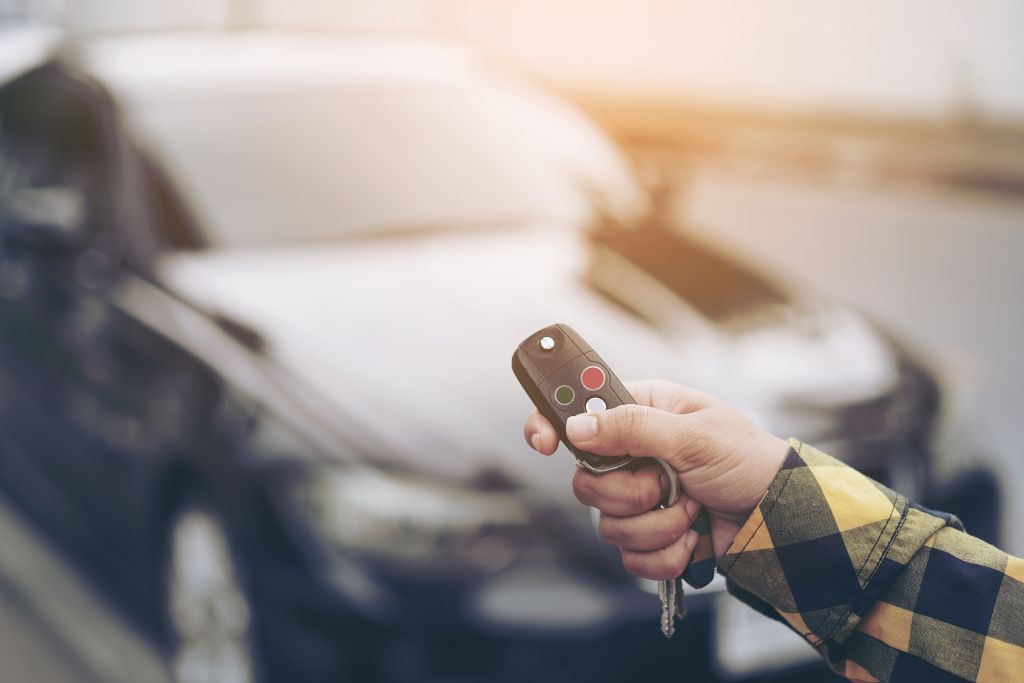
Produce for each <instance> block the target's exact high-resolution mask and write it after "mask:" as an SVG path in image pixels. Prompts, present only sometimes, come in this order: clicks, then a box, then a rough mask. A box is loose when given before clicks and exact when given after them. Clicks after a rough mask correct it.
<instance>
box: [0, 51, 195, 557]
mask: <svg viewBox="0 0 1024 683" xmlns="http://www.w3.org/2000/svg"><path fill="white" fill-rule="evenodd" d="M12 90H13V92H12ZM0 112H2V114H3V120H4V131H3V135H2V136H0V159H2V164H3V166H2V167H0V192H2V193H3V196H2V202H0V205H2V206H3V210H2V220H0V382H2V389H0V391H2V393H3V396H4V400H3V402H2V405H0V432H2V434H3V437H2V441H0V448H2V451H3V457H2V461H3V464H0V468H2V469H0V484H2V485H3V486H4V487H5V488H6V489H7V491H8V492H9V493H10V494H12V495H14V496H15V497H16V498H17V499H18V501H19V503H21V505H22V506H23V507H24V508H25V509H27V510H28V511H29V512H30V513H31V514H32V515H33V516H34V517H36V518H37V519H38V520H39V521H41V522H42V523H43V524H44V525H45V526H46V527H47V529H48V530H49V531H51V532H52V533H53V534H54V535H56V536H57V537H59V538H60V540H62V541H64V542H66V543H68V544H70V545H71V546H73V548H74V549H75V550H78V551H81V555H80V556H81V557H82V558H83V559H85V560H86V561H87V562H89V563H93V564H97V565H100V566H102V567H104V568H109V569H111V570H114V569H117V570H121V571H118V572H117V573H118V574H121V573H122V572H124V573H125V575H126V576H131V574H132V572H131V571H130V569H128V568H129V567H130V565H131V564H132V563H133V562H135V561H136V559H137V558H138V557H139V555H140V553H139V552H138V551H140V550H150V549H149V548H145V549H142V548H140V547H139V545H140V544H141V543H142V542H144V539H145V533H144V529H143V528H142V525H143V524H144V521H145V520H148V519H149V514H148V513H149V510H148V509H147V505H148V503H149V501H147V496H148V495H149V494H150V493H151V487H152V485H153V484H152V482H153V479H154V478H155V477H156V476H157V474H156V470H158V469H159V468H160V466H161V462H162V461H163V460H164V459H166V458H169V457H173V455H174V454H175V453H177V452H179V451H180V450H181V449H182V448H183V444H185V443H186V442H187V441H188V439H189V438H190V435H191V434H192V433H193V432H194V430H195V429H196V428H197V415H199V414H201V412H202V411H203V410H204V405H203V403H204V398H205V397H207V396H208V395H209V391H208V387H207V386H205V385H204V383H203V379H202V375H201V373H200V372H199V371H198V369H197V368H195V367H194V366H193V365H192V364H191V361H190V359H189V358H188V357H187V356H186V355H184V354H182V353H181V352H180V350H179V349H177V347H175V346H174V345H173V344H171V343H169V342H168V340H167V339H166V338H165V337H164V336H163V335H162V334H160V333H159V332H157V331H156V330H154V329H153V328H152V327H151V326H150V325H146V324H144V323H142V322H141V321H139V320H138V319H137V318H136V317H135V316H134V315H132V314H131V313H130V312H128V311H126V310H125V308H124V306H123V305H122V303H123V300H124V298H125V296H126V293H125V290H126V288H127V289H131V287H133V286H139V285H138V283H139V282H141V281H142V278H141V277H140V275H138V274H137V273H136V272H134V271H133V269H132V267H131V262H130V255H129V253H127V251H128V250H127V245H128V243H129V240H127V239H126V236H125V232H126V231H127V230H128V229H129V227H130V225H129V224H130V221H131V219H132V217H133V214H132V211H131V209H130V205H131V204H132V203H133V198H132V197H131V196H127V195H128V193H129V190H130V185H129V184H128V183H125V182H123V180H124V178H125V174H124V173H123V169H122V168H121V167H120V166H121V165H122V164H124V163H126V158H127V157H126V151H125V150H126V146H125V145H123V144H122V139H121V138H120V137H119V133H118V131H117V128H116V115H115V114H116V112H115V111H114V109H113V106H112V104H111V103H110V100H109V98H107V97H106V96H105V95H104V94H103V93H102V91H100V90H98V89H97V88H96V87H95V86H93V85H92V84H91V83H89V82H88V81H85V80H82V79H80V78H78V77H77V76H76V75H74V74H73V73H69V72H67V71H65V70H64V69H62V68H60V67H58V66H55V65H51V66H49V67H46V68H44V69H41V70H38V71H37V72H34V73H31V74H28V75H26V76H24V77H22V79H21V82H19V83H16V84H12V86H10V87H8V88H6V89H5V91H4V92H3V94H2V97H0ZM150 313H151V314H152V315H160V311H159V310H154V311H151V312H150Z"/></svg>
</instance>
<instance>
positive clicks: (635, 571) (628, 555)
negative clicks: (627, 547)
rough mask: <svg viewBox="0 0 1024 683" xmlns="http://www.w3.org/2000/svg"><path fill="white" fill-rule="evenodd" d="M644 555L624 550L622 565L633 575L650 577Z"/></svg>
mask: <svg viewBox="0 0 1024 683" xmlns="http://www.w3.org/2000/svg"><path fill="white" fill-rule="evenodd" d="M644 564H645V563H644V561H643V556H641V555H639V554H637V553H634V552H629V551H623V552H622V567H623V569H625V570H626V571H627V572H629V573H630V574H632V575H633V576H639V577H641V578H650V577H648V576H647V575H646V574H647V572H646V571H645V567H644Z"/></svg>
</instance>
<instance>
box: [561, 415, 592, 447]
mask: <svg viewBox="0 0 1024 683" xmlns="http://www.w3.org/2000/svg"><path fill="white" fill-rule="evenodd" d="M565 433H566V435H567V436H568V437H569V438H570V439H572V440H573V441H586V440H587V439H593V438H594V437H595V436H597V418H596V417H594V416H593V415H573V416H572V417H570V418H569V419H568V420H566V421H565Z"/></svg>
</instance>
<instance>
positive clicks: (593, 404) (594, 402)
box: [586, 396, 608, 413]
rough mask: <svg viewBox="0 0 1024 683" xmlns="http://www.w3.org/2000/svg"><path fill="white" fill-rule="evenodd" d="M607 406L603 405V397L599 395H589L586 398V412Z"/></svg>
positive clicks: (596, 410) (595, 411) (600, 409)
mask: <svg viewBox="0 0 1024 683" xmlns="http://www.w3.org/2000/svg"><path fill="white" fill-rule="evenodd" d="M607 407H608V406H607V405H605V402H604V399H602V398H601V397H600V396H591V397H590V398H588V399H587V405H586V408H587V412H588V413H598V412H601V411H602V410H604V409H605V408H607Z"/></svg>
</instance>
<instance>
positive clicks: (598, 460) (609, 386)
mask: <svg viewBox="0 0 1024 683" xmlns="http://www.w3.org/2000/svg"><path fill="white" fill-rule="evenodd" d="M512 368H513V370H514V371H515V373H516V377H517V378H519V382H520V384H522V385H523V388H525V389H526V391H527V393H528V394H529V395H530V398H531V399H532V400H533V402H534V405H536V406H537V408H538V410H540V411H541V413H542V414H543V415H544V417H546V418H548V420H549V421H550V422H551V424H552V425H554V426H555V429H557V430H558V433H559V437H560V438H561V439H562V442H563V443H565V444H566V445H567V446H568V447H569V449H570V450H571V451H572V452H573V454H574V455H575V456H576V459H577V461H578V462H580V464H581V465H583V466H585V467H587V469H590V470H592V471H607V470H610V469H616V468H618V467H621V466H623V465H625V464H626V463H628V462H629V461H630V460H631V458H630V457H629V456H628V455H624V456H619V457H617V458H616V457H612V458H609V457H603V456H597V455H594V454H592V453H587V452H585V451H581V450H579V449H577V448H575V447H574V446H573V445H572V444H570V443H569V441H568V439H566V437H565V421H566V420H568V419H569V418H570V417H571V416H573V415H578V414H580V413H585V412H596V411H599V410H606V409H608V408H614V407H615V406H619V405H622V404H624V403H635V401H633V397H632V396H630V395H629V392H628V391H626V388H625V387H624V386H622V383H621V382H619V380H618V379H617V378H616V377H615V375H613V374H612V373H611V371H609V370H608V366H607V365H606V364H605V362H604V361H603V360H602V359H601V357H600V356H598V355H597V353H595V352H594V350H593V349H592V348H590V346H589V345H588V344H587V343H586V342H585V341H583V339H582V338H581V337H580V336H579V335H578V334H576V332H575V331H574V330H573V329H572V328H570V327H568V326H567V325H551V326H549V327H545V328H544V329H543V330H540V331H539V332H537V333H535V334H533V335H531V336H530V337H528V338H527V339H526V340H525V341H523V343H522V344H520V345H519V347H518V348H517V349H516V353H515V355H514V356H513V357H512Z"/></svg>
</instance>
